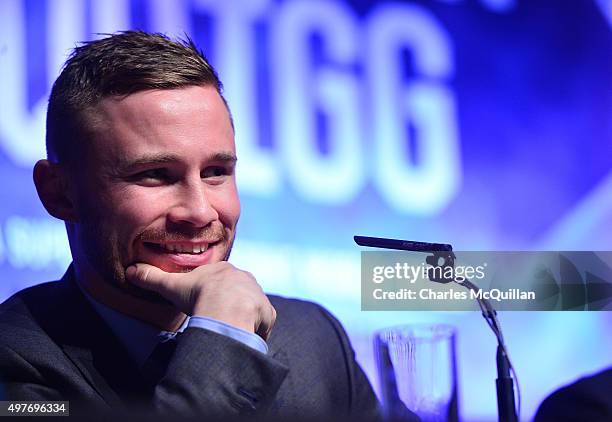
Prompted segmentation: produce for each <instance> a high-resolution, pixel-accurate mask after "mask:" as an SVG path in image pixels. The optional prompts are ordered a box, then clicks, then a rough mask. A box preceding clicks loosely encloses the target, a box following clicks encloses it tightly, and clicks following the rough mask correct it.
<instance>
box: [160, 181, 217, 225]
mask: <svg viewBox="0 0 612 422" xmlns="http://www.w3.org/2000/svg"><path fill="white" fill-rule="evenodd" d="M175 199H176V202H175V204H174V205H173V206H172V207H171V208H170V210H169V211H168V219H169V220H170V221H171V222H172V223H175V224H188V225H191V226H194V227H205V226H207V225H208V224H210V223H211V222H213V221H215V220H218V219H219V214H218V213H217V210H216V209H215V208H214V207H213V205H212V203H211V202H210V200H209V197H208V194H207V192H206V186H205V185H204V184H203V183H202V180H201V179H200V178H198V179H197V181H194V182H185V183H184V184H182V185H181V186H177V192H176V198H175Z"/></svg>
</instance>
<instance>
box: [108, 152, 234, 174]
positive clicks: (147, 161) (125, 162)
mask: <svg viewBox="0 0 612 422" xmlns="http://www.w3.org/2000/svg"><path fill="white" fill-rule="evenodd" d="M177 161H181V158H180V157H179V156H178V155H175V154H166V153H161V154H149V155H144V156H141V157H138V158H135V159H133V160H130V159H121V160H119V163H117V166H116V167H117V168H118V169H119V170H120V171H122V172H127V171H130V170H132V169H135V168H139V167H144V166H150V165H155V164H168V163H175V162H177ZM207 161H212V162H223V163H227V164H234V163H236V161H238V158H237V157H236V155H235V154H234V153H232V152H217V153H215V154H213V155H211V156H210V157H208V158H207Z"/></svg>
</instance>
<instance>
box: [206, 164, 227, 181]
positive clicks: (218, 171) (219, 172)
mask: <svg viewBox="0 0 612 422" xmlns="http://www.w3.org/2000/svg"><path fill="white" fill-rule="evenodd" d="M231 173H232V171H231V169H229V168H227V167H224V166H210V167H207V168H205V169H204V171H203V172H202V178H208V177H222V176H229V175H231Z"/></svg>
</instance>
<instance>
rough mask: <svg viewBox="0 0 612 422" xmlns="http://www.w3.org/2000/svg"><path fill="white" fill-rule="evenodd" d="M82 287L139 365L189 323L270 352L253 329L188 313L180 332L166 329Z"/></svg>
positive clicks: (258, 349)
mask: <svg viewBox="0 0 612 422" xmlns="http://www.w3.org/2000/svg"><path fill="white" fill-rule="evenodd" d="M81 291H82V292H83V294H84V295H85V297H87V299H88V300H89V302H91V304H92V305H93V307H94V308H95V310H96V312H97V313H98V314H99V315H100V316H101V317H102V319H103V320H104V322H106V324H107V325H108V326H109V327H110V329H111V330H112V332H113V334H115V335H116V336H117V338H118V339H119V341H120V342H121V344H122V345H123V346H124V347H125V348H126V350H127V352H128V354H129V355H130V357H131V358H132V359H133V360H134V361H135V362H136V363H137V364H138V366H139V367H141V366H142V365H143V364H144V363H145V361H146V360H147V358H148V357H149V356H150V355H151V353H152V352H153V349H154V348H155V346H157V344H158V343H159V342H160V341H162V340H164V339H168V338H172V337H174V336H176V334H177V333H181V332H183V331H184V330H186V329H187V328H190V327H196V328H199V329H204V330H210V331H214V332H215V333H218V334H221V335H224V336H227V337H230V338H233V339H234V340H237V341H239V342H241V343H243V344H245V345H247V346H249V347H252V348H253V349H255V350H257V351H259V352H261V353H264V354H267V353H268V345H267V344H266V342H265V341H264V340H263V339H262V338H261V337H259V336H258V335H257V334H254V333H250V332H248V331H245V330H242V329H240V328H237V327H234V326H232V325H229V324H226V323H224V322H222V321H218V320H216V319H212V318H208V317H203V316H192V317H189V316H188V317H187V318H185V321H183V324H182V325H181V326H180V328H179V329H178V330H177V332H172V331H163V330H159V329H158V328H155V327H153V326H152V325H149V324H147V323H145V322H142V321H139V320H137V319H135V318H131V317H128V316H127V315H124V314H122V313H120V312H117V311H115V310H114V309H111V308H109V307H108V306H106V305H103V304H101V303H100V302H98V301H97V300H95V299H94V298H92V297H91V296H90V295H89V294H88V293H87V292H86V291H85V289H81Z"/></svg>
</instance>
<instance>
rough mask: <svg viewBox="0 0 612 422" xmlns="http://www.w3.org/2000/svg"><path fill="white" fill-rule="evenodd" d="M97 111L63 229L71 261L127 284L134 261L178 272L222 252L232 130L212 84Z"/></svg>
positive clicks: (231, 207)
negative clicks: (73, 212)
mask: <svg viewBox="0 0 612 422" xmlns="http://www.w3.org/2000/svg"><path fill="white" fill-rule="evenodd" d="M94 113H95V117H94V119H93V136H92V137H91V139H90V140H89V144H88V146H87V147H86V148H85V149H86V153H85V157H84V160H83V164H84V165H83V166H81V167H82V168H83V169H84V170H82V171H81V172H80V173H79V180H77V181H76V186H77V213H78V218H79V220H78V222H77V223H76V224H73V225H72V227H71V228H69V232H70V231H71V232H72V234H71V246H72V248H73V255H74V257H75V263H76V264H77V265H79V264H81V265H82V266H83V267H85V268H87V270H88V272H90V273H91V272H93V275H94V276H97V277H101V278H102V279H104V281H108V282H111V283H114V284H116V285H124V283H123V281H124V280H125V278H124V272H125V268H127V267H128V266H129V265H130V264H132V263H136V262H145V263H148V264H151V265H154V266H156V267H159V268H161V269H162V270H164V271H168V272H184V271H189V270H191V269H193V268H195V267H198V266H201V265H205V264H208V263H213V262H219V261H221V260H224V259H227V258H228V256H229V253H230V250H231V246H232V242H233V240H234V236H235V231H236V224H237V222H238V218H239V216H240V202H239V199H238V193H237V190H236V182H235V176H234V167H235V161H236V150H235V145H234V132H233V129H232V125H231V122H230V117H229V113H228V111H227V109H226V107H225V105H224V103H223V100H222V99H221V97H220V96H219V94H218V93H217V91H216V90H215V88H214V87H209V86H205V87H201V86H193V87H187V88H181V89H171V90H151V91H143V92H138V93H135V94H132V95H129V96H127V97H123V98H107V99H104V100H103V101H102V102H101V103H100V104H99V106H97V107H96V108H95V110H94ZM78 261H81V262H80V263H79V262H78ZM127 291H128V292H131V293H132V294H134V295H136V296H143V297H148V298H154V297H155V295H151V294H147V292H144V291H141V290H140V289H138V288H136V287H135V286H128V287H127Z"/></svg>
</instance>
